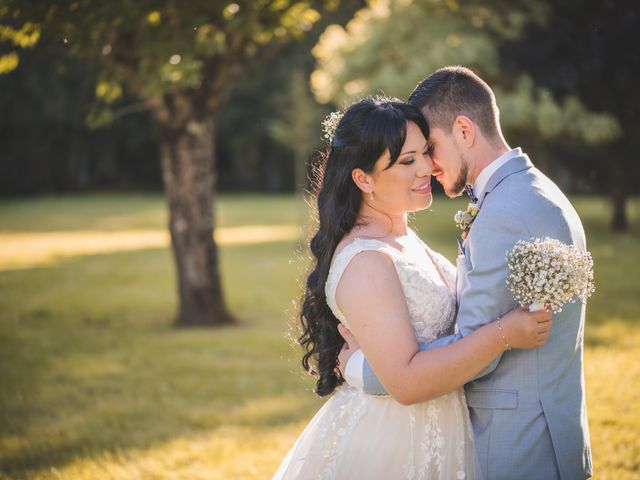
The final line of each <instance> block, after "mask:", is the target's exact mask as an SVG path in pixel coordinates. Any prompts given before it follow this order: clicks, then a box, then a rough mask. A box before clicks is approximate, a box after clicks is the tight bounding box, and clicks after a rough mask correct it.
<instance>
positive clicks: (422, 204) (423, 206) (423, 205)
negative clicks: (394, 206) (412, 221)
mask: <svg viewBox="0 0 640 480" xmlns="http://www.w3.org/2000/svg"><path fill="white" fill-rule="evenodd" d="M432 203H433V198H432V197H431V194H429V196H428V197H427V198H425V199H424V200H423V201H422V202H420V204H419V205H416V206H415V207H414V208H412V209H411V210H410V211H411V212H419V211H420V210H426V209H427V208H429V207H430V206H431V204H432Z"/></svg>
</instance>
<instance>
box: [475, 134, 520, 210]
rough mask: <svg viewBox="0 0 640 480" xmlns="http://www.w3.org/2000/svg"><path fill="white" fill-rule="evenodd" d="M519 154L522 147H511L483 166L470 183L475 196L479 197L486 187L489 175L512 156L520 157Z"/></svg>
mask: <svg viewBox="0 0 640 480" xmlns="http://www.w3.org/2000/svg"><path fill="white" fill-rule="evenodd" d="M520 156H522V149H521V148H520V147H518V148H512V149H511V150H509V151H508V152H506V153H503V154H502V155H500V156H499V157H498V158H496V159H495V160H494V161H493V162H491V163H490V164H489V165H487V166H486V167H484V168H483V169H482V171H481V172H480V175H478V178H476V181H475V182H473V185H472V187H473V192H474V194H475V196H476V197H478V198H480V195H481V194H482V192H483V191H484V189H485V188H486V186H487V183H488V182H489V179H490V178H491V176H492V175H493V174H494V173H496V172H497V171H498V169H499V168H500V167H501V166H503V165H504V164H505V163H507V162H508V161H509V160H511V159H512V158H516V157H520Z"/></svg>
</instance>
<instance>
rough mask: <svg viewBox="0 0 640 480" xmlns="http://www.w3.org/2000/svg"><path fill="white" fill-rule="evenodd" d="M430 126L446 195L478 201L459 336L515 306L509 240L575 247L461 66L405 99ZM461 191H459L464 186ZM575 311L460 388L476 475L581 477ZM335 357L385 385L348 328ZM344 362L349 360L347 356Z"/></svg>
mask: <svg viewBox="0 0 640 480" xmlns="http://www.w3.org/2000/svg"><path fill="white" fill-rule="evenodd" d="M408 101H409V103H411V104H413V105H416V106H417V107H419V108H420V109H421V110H422V112H423V114H424V116H425V118H426V119H427V121H428V122H429V126H430V127H431V135H430V138H429V142H430V144H431V145H432V147H433V153H432V159H433V176H434V177H435V178H436V179H437V180H438V181H439V182H440V184H442V186H443V188H444V190H445V193H446V194H447V195H448V196H449V197H457V196H459V195H460V194H461V193H462V192H463V191H465V189H466V190H468V193H469V194H470V196H471V197H472V200H475V201H476V202H477V206H478V207H479V208H480V212H479V213H478V215H477V217H476V218H475V221H474V222H473V224H472V226H471V228H470V230H469V231H468V235H467V237H466V239H465V240H464V242H463V243H459V252H458V253H459V255H458V259H457V269H458V275H457V299H458V313H457V326H458V333H456V334H455V335H451V336H448V337H445V338H441V339H438V340H436V341H435V342H433V343H431V344H429V345H421V349H423V350H425V349H429V348H435V347H439V346H443V345H446V344H448V343H451V342H454V341H456V340H458V339H460V338H462V337H463V336H465V335H468V334H469V333H471V332H472V331H474V330H475V329H477V328H479V327H480V326H482V325H483V324H485V323H487V322H490V321H492V320H495V319H496V318H499V317H501V316H503V315H504V314H506V313H507V312H508V311H509V310H511V309H512V308H514V307H516V306H517V305H516V302H515V300H514V299H513V295H512V294H511V292H510V291H509V290H508V288H507V286H506V285H505V280H506V278H507V275H508V267H507V262H506V258H505V255H506V253H507V251H509V250H510V249H511V248H512V247H513V246H514V245H515V243H516V242H517V241H518V240H529V239H530V238H531V237H544V236H548V237H552V238H556V239H559V240H561V241H563V242H565V243H568V244H572V245H576V246H578V247H579V248H581V249H584V248H585V236H584V230H583V228H582V224H581V222H580V219H579V218H578V215H577V213H576V211H575V210H574V209H573V207H572V206H571V204H570V203H569V200H568V199H567V198H566V197H565V195H564V194H563V193H562V192H561V191H560V190H559V189H558V187H557V186H556V185H555V184H554V183H553V182H552V181H551V180H549V179H548V178H547V177H546V176H545V175H544V174H543V173H541V172H540V171H539V170H538V169H536V168H535V167H534V166H533V164H532V163H531V161H530V160H529V158H528V157H527V155H526V154H523V153H522V151H521V150H520V148H515V149H510V148H509V146H508V145H507V143H506V142H505V140H504V137H503V135H502V132H501V129H500V123H499V112H498V107H497V105H496V102H495V97H494V94H493V92H492V90H491V88H489V86H488V85H487V84H486V83H485V82H484V81H483V80H482V79H480V78H479V77H478V76H477V75H476V74H474V73H473V72H472V71H471V70H469V69H467V68H463V67H446V68H442V69H440V70H438V71H436V72H435V73H434V74H432V75H430V76H429V77H427V78H426V79H425V80H423V81H422V83H420V84H419V85H418V86H417V87H416V89H415V90H414V91H413V93H412V94H411V96H410V97H409V100H408ZM467 186H469V187H471V188H472V189H471V188H469V187H467ZM584 316H585V308H584V305H583V304H582V303H580V302H576V303H574V304H568V305H566V306H565V307H564V309H563V311H562V313H560V314H557V315H555V317H554V327H553V330H552V333H551V336H550V337H549V340H548V341H547V343H546V344H545V345H543V346H542V347H540V348H538V349H536V350H509V351H507V352H505V353H504V354H503V355H502V356H501V357H500V358H497V359H496V360H495V361H494V362H493V363H492V364H491V365H489V366H488V367H487V368H486V369H485V370H484V371H482V372H481V373H480V374H479V375H478V377H476V378H475V379H474V380H473V381H471V382H470V383H468V384H467V385H466V387H465V392H466V398H467V403H468V405H469V411H470V416H471V421H472V423H473V429H474V436H475V447H476V452H477V456H478V460H479V463H480V468H481V470H482V474H483V477H484V478H485V480H500V479H526V480H534V479H540V480H553V479H562V480H573V479H583V478H588V477H590V476H591V452H590V447H589V430H588V425H587V411H586V406H585V394H584V372H583V366H582V351H583V334H584ZM342 331H343V336H344V337H345V339H346V340H347V343H345V347H343V351H342V352H341V354H340V365H346V366H345V368H344V370H345V371H344V376H345V378H346V379H347V382H348V383H349V384H351V385H352V386H356V387H359V388H363V389H364V391H365V392H366V393H370V394H372V395H376V394H385V393H386V392H385V390H384V387H383V386H382V385H381V384H380V382H379V381H378V379H377V378H376V377H375V374H374V373H373V372H372V370H371V368H370V367H369V365H368V363H367V362H366V359H365V358H364V355H363V353H362V351H361V350H357V344H355V341H354V339H353V336H352V335H350V333H349V332H348V331H346V330H342ZM347 359H348V361H347Z"/></svg>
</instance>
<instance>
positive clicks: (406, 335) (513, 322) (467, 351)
mask: <svg viewBox="0 0 640 480" xmlns="http://www.w3.org/2000/svg"><path fill="white" fill-rule="evenodd" d="M336 302H337V304H338V307H339V308H340V310H341V311H342V312H343V313H344V315H345V317H346V318H347V319H349V326H350V328H351V331H352V333H353V335H354V336H355V338H356V340H357V342H358V344H359V346H360V348H361V349H362V350H363V352H364V354H365V356H366V358H367V360H368V361H369V363H370V365H371V367H372V368H373V370H374V371H375V372H376V374H377V376H378V378H379V379H380V381H381V383H382V384H383V385H384V387H385V389H386V390H387V392H389V394H390V395H391V396H393V397H394V398H395V399H396V400H397V401H399V402H400V403H403V404H412V403H416V402H419V401H424V400H428V399H432V398H437V397H439V396H441V395H444V394H445V393H447V392H450V391H452V390H455V389H456V388H458V387H460V386H462V385H464V384H465V383H467V382H468V381H469V380H471V379H472V378H473V377H474V376H475V375H476V374H477V373H478V372H480V371H481V370H482V369H483V368H484V367H485V366H486V365H488V364H489V363H491V361H492V360H493V359H494V358H496V357H497V356H498V355H500V354H501V353H502V352H503V351H504V350H505V349H506V347H507V345H506V344H505V339H506V340H507V341H508V342H509V344H510V345H511V347H514V348H534V347H536V346H538V345H539V344H540V343H539V342H540V341H541V340H544V339H546V336H548V329H549V328H550V323H551V322H550V321H545V322H544V323H540V321H541V320H542V321H544V320H545V319H548V318H549V315H548V314H547V313H546V312H539V315H535V314H525V313H524V312H522V317H523V318H513V316H512V317H511V318H507V317H509V315H511V313H510V314H509V315H507V316H505V318H504V319H503V320H502V321H501V325H500V326H501V327H502V331H501V330H500V328H499V325H498V322H492V323H489V324H487V325H485V326H483V327H480V328H478V329H477V330H476V331H474V332H473V333H471V334H469V335H467V336H465V337H464V338H462V339H461V340H459V341H457V342H455V343H453V344H451V345H447V346H444V347H441V348H435V349H432V350H428V351H422V352H421V351H420V350H419V347H418V342H417V340H416V337H415V333H414V330H413V327H412V325H411V322H410V321H409V312H408V309H407V304H406V301H405V296H404V293H403V291H402V286H401V284H400V280H399V279H398V276H397V273H396V270H395V268H394V266H393V264H392V262H391V260H390V259H389V257H387V256H386V255H385V254H383V253H380V252H362V253H360V254H358V255H356V256H355V257H354V259H353V260H352V261H351V262H350V264H349V266H348V267H347V268H346V270H345V272H344V274H343V275H342V278H341V279H340V282H339V284H338V288H337V291H336ZM514 312H516V311H514ZM516 314H517V312H516ZM539 332H542V333H539Z"/></svg>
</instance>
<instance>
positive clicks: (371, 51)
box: [312, 0, 622, 145]
mask: <svg viewBox="0 0 640 480" xmlns="http://www.w3.org/2000/svg"><path fill="white" fill-rule="evenodd" d="M548 14H549V13H548V8H546V6H545V5H543V4H540V3H535V2H534V3H532V4H531V5H529V6H527V7H524V6H523V5H521V4H520V2H513V3H512V4H511V5H509V4H505V3H504V2H500V1H494V2H470V4H469V5H465V6H464V7H463V6H461V5H458V4H457V3H456V2H441V1H437V0H431V1H428V2H418V1H412V0H404V1H402V2H393V1H391V0H377V1H374V2H371V4H370V6H369V7H368V8H366V9H363V10H361V11H360V12H358V14H357V15H356V16H355V17H354V19H353V20H352V21H350V22H349V23H348V24H347V25H346V26H345V27H344V28H343V27H340V26H331V27H330V28H328V29H327V30H326V31H325V33H324V34H323V36H322V37H321V39H320V41H319V42H318V44H317V45H316V47H315V48H314V50H313V53H314V55H315V56H316V58H317V59H318V64H319V66H318V69H317V70H316V71H315V72H314V73H313V75H312V86H313V91H314V94H315V95H316V98H317V99H318V100H319V101H321V102H333V103H337V104H345V103H349V102H351V101H352V100H353V99H354V98H358V97H361V96H363V95H366V94H371V93H377V92H382V93H384V94H386V95H391V96H397V97H399V98H406V97H407V96H408V94H409V93H410V92H411V91H412V90H413V88H414V87H415V85H416V84H417V83H418V82H420V81H421V80H422V79H423V78H424V77H425V76H427V75H428V74H429V73H430V72H433V71H435V70H436V69H438V68H440V67H442V66H445V65H454V64H460V65H465V66H469V67H470V68H472V69H474V70H476V71H478V72H479V73H480V75H481V76H483V77H484V78H486V79H487V80H488V81H489V82H490V83H491V84H492V86H494V87H495V90H496V96H497V100H498V105H499V106H500V108H501V111H502V115H501V120H502V123H503V126H504V127H505V129H506V130H507V131H508V130H509V129H520V130H526V131H527V132H529V133H535V134H537V135H540V137H541V138H542V139H544V140H548V139H553V140H556V139H563V140H567V139H572V140H575V141H579V142H584V143H586V144H588V145H597V144H603V143H607V142H611V141H612V140H616V139H617V138H619V137H620V135H621V132H622V130H621V127H620V123H619V121H618V119H617V118H616V117H615V116H613V115H611V114H609V113H607V112H593V111H591V110H589V109H588V108H587V107H586V106H585V104H584V102H583V101H582V100H581V99H580V98H579V97H577V96H575V95H573V96H571V97H569V98H566V99H564V100H556V99H554V98H553V97H552V96H551V95H549V91H548V90H544V89H542V88H540V87H538V86H536V85H535V84H534V83H533V82H532V80H531V78H530V77H528V76H527V75H525V74H522V75H519V76H516V77H515V78H514V77H509V76H507V75H504V72H503V71H502V66H501V63H500V51H499V47H500V42H501V41H506V40H507V39H512V38H517V37H518V36H519V35H520V33H521V31H522V29H523V28H524V27H525V25H527V24H528V23H530V22H544V21H545V19H546V16H547V15H548Z"/></svg>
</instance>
